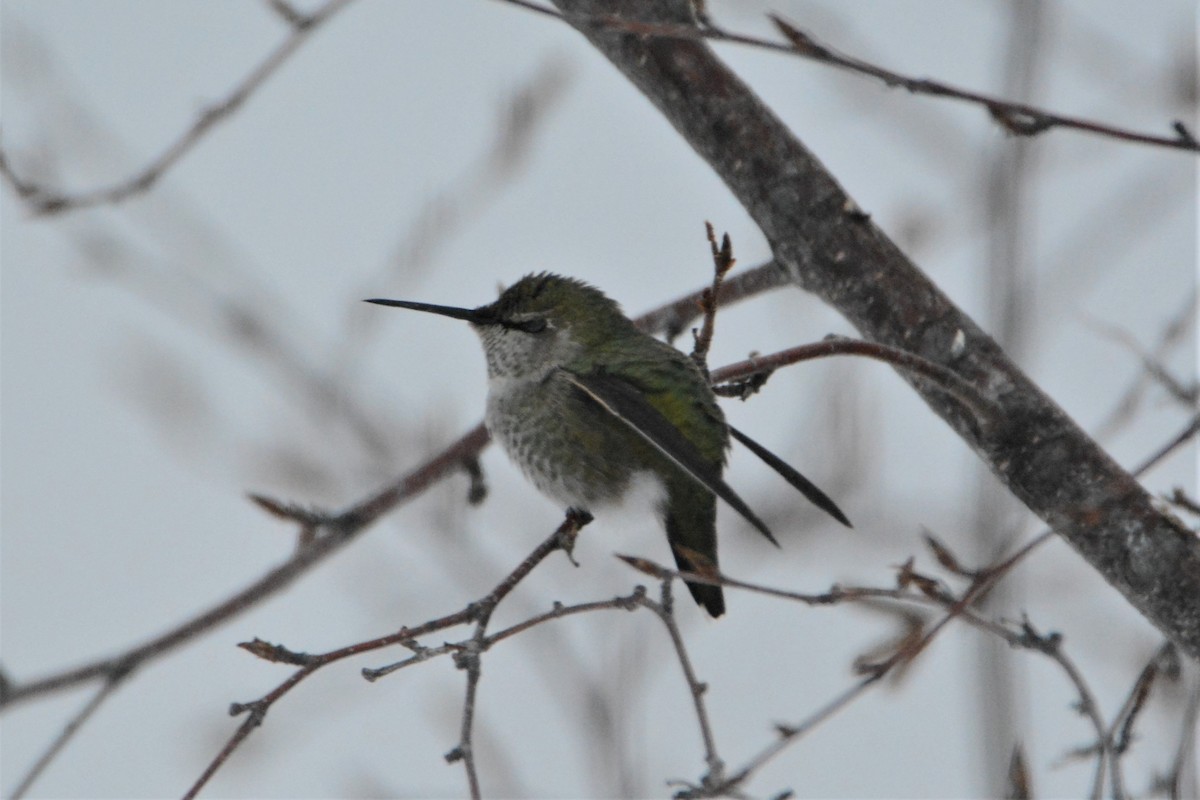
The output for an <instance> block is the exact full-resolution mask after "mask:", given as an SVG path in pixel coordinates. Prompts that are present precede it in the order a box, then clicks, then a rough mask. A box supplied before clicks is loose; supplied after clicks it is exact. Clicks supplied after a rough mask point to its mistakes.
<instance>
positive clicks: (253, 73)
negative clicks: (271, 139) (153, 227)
mask: <svg viewBox="0 0 1200 800" xmlns="http://www.w3.org/2000/svg"><path fill="white" fill-rule="evenodd" d="M351 2H353V0H329V2H328V3H326V4H325V5H324V6H322V7H321V8H319V9H317V10H316V11H314V12H313V13H311V14H307V15H303V16H297V17H296V19H295V20H293V21H292V24H291V29H290V31H289V33H288V36H287V38H286V39H284V40H283V41H282V42H281V43H280V44H279V46H278V47H276V48H275V49H274V50H273V51H271V52H270V53H269V54H268V55H267V57H266V58H265V59H263V60H262V61H261V62H259V63H258V64H257V65H255V67H254V68H253V69H251V70H250V72H249V73H248V74H247V75H246V76H245V77H244V78H243V79H242V80H241V82H240V83H238V84H237V86H235V87H234V88H233V90H232V91H230V92H229V94H227V95H226V96H225V97H224V98H223V99H222V100H219V101H218V102H216V103H214V104H212V105H210V106H209V107H208V108H206V109H204V111H202V112H201V113H200V115H199V116H198V117H197V118H196V120H195V121H194V122H193V123H192V124H191V125H190V126H189V127H188V128H187V130H185V131H184V132H183V133H182V134H180V136H179V137H178V138H177V139H176V140H175V141H173V142H172V143H171V144H170V145H168V146H167V148H166V149H165V150H164V151H163V152H162V153H161V154H160V155H159V156H158V157H157V158H155V159H154V160H153V161H151V162H150V163H149V164H147V165H146V166H145V167H143V168H142V169H141V170H139V171H138V172H137V173H135V174H134V175H132V176H130V177H129V178H126V179H125V180H122V181H120V182H118V183H115V184H113V185H111V186H104V187H100V188H97V189H90V190H87V191H82V192H65V191H63V190H60V189H50V188H48V187H45V186H38V185H36V184H33V183H31V182H29V181H25V180H22V179H20V178H18V177H17V176H16V175H15V173H13V171H12V169H11V166H10V165H8V164H7V159H4V158H3V157H0V175H3V177H5V178H6V179H7V180H8V181H9V183H10V184H12V186H13V188H14V189H15V190H16V191H17V194H18V195H20V196H21V197H22V199H24V200H25V202H26V203H27V204H29V205H30V206H31V207H32V209H33V210H34V212H35V213H39V214H60V213H63V212H66V211H74V210H77V209H81V208H88V207H91V206H96V205H101V204H106V203H119V202H121V201H122V200H127V199H129V198H130V197H133V196H135V195H138V194H141V193H143V192H145V191H147V190H148V189H150V188H151V187H152V186H154V184H156V183H157V182H158V181H159V180H160V179H161V178H162V177H163V175H164V174H166V172H167V171H168V170H169V169H171V167H173V166H174V165H175V163H176V162H178V161H179V160H180V159H182V158H183V157H184V156H186V155H187V154H188V153H189V152H191V150H192V149H193V148H194V147H195V146H196V145H197V144H199V143H200V142H201V141H203V139H204V138H205V135H206V134H207V133H208V132H209V131H210V130H212V129H213V128H214V127H215V126H216V125H217V124H218V123H220V122H224V121H225V120H227V119H229V118H230V117H231V116H233V114H234V113H235V112H236V111H237V110H238V109H239V108H240V107H241V106H242V104H243V103H245V102H246V100H247V99H249V98H250V96H251V95H253V94H254V92H255V91H257V90H258V88H259V87H260V86H262V85H263V83H265V82H266V81H267V79H268V78H270V77H271V76H272V75H273V74H275V72H276V71H277V70H278V69H279V68H280V67H281V66H282V65H283V64H284V63H285V62H286V61H287V60H288V59H289V58H290V57H291V56H292V55H293V54H294V53H295V52H296V51H297V50H298V49H300V46H301V45H303V44H304V43H305V42H307V41H308V39H309V37H310V36H311V35H312V33H313V32H314V31H316V30H317V29H318V28H320V27H321V25H322V23H324V22H326V21H328V20H329V18H330V17H332V16H333V15H334V14H336V13H337V12H339V11H341V10H342V9H343V8H345V7H346V6H347V5H349V4H350V3H351ZM279 10H280V8H279V7H276V11H277V12H279Z"/></svg>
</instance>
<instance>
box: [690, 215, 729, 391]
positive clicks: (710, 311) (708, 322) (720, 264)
mask: <svg viewBox="0 0 1200 800" xmlns="http://www.w3.org/2000/svg"><path fill="white" fill-rule="evenodd" d="M704 230H705V231H706V232H707V233H708V245H709V247H710V248H712V260H713V279H712V286H711V287H710V288H708V289H705V290H704V292H703V293H702V294H701V295H700V310H701V311H702V312H703V313H704V322H703V323H701V325H700V331H699V332H696V331H692V336H693V337H694V338H695V344H694V346H693V347H692V361H694V362H695V364H696V366H697V367H699V368H700V372H702V373H703V374H704V378H705V380H708V351H709V349H710V348H711V347H712V340H713V333H714V331H715V330H716V322H717V304H718V299H717V298H718V297H720V294H721V284H722V283H723V282H724V281H725V276H726V275H728V274H729V270H731V269H733V265H734V264H735V263H737V259H735V258H734V257H733V243H732V242H731V241H730V239H729V234H728V233H726V234H725V235H724V236H723V237H722V238H721V244H720V246H719V247H718V246H717V234H716V231H714V230H713V226H712V223H711V222H705V223H704Z"/></svg>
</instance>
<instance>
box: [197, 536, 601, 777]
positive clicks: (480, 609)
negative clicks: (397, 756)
mask: <svg viewBox="0 0 1200 800" xmlns="http://www.w3.org/2000/svg"><path fill="white" fill-rule="evenodd" d="M585 524H587V521H586V519H585V518H584V517H581V516H579V515H577V514H568V516H567V519H566V520H564V522H563V524H562V525H560V526H559V527H558V528H557V529H556V530H555V531H554V533H552V534H550V536H549V537H548V538H546V539H545V540H544V541H542V543H541V544H539V545H538V546H537V547H536V548H534V550H533V552H531V553H530V554H529V555H528V556H527V557H526V558H525V559H524V560H523V561H522V562H521V563H520V564H518V565H517V567H516V568H515V569H514V570H513V571H512V572H510V573H509V574H508V575H507V576H505V578H504V580H502V581H501V582H500V583H499V584H497V586H496V588H494V589H493V590H492V591H491V592H489V593H488V594H487V596H485V597H484V598H482V599H481V600H479V601H477V602H475V603H471V604H470V605H468V606H467V607H466V608H464V609H462V610H460V611H456V612H454V613H451V614H447V615H445V616H442V617H438V618H437V619H433V620H429V621H428V622H425V623H422V624H421V625H417V626H415V627H412V628H409V627H403V628H401V629H400V630H399V631H397V632H395V633H392V634H388V635H387V636H381V637H378V638H376V639H370V640H368V641H364V642H358V643H356V644H352V645H349V646H346V647H341V648H338V649H337V650H331V651H329V652H327V653H321V654H318V655H308V656H305V658H304V665H303V666H302V667H301V668H300V669H298V670H296V671H295V672H293V673H292V674H291V675H290V676H289V677H288V678H287V679H286V680H284V681H283V682H282V683H280V684H279V685H278V686H276V687H275V688H274V689H272V690H271V691H270V692H268V693H267V694H265V695H263V696H262V697H260V698H258V699H257V700H253V701H250V702H248V703H234V704H232V705H231V706H230V710H229V713H230V714H231V715H235V716H236V715H240V714H245V713H248V714H249V716H248V717H247V718H246V720H245V721H244V722H243V723H242V725H241V726H239V727H238V729H237V730H236V731H235V732H234V733H233V735H232V736H231V737H230V738H229V740H228V741H227V742H226V743H225V745H224V746H223V747H222V748H221V750H220V752H219V753H217V755H216V756H215V757H214V758H213V760H212V761H210V762H209V763H208V765H207V766H206V767H205V769H204V771H203V772H202V773H201V775H200V777H199V778H197V779H196V781H195V783H193V784H192V785H191V787H190V788H189V789H188V791H187V793H186V794H185V795H184V797H185V798H193V797H195V796H196V795H197V794H198V793H199V792H200V790H201V789H203V788H204V786H205V784H206V783H207V782H208V781H209V779H210V778H211V777H212V776H213V775H214V774H216V772H217V770H219V769H220V768H221V767H222V766H223V765H224V764H225V762H226V761H227V760H228V759H229V757H230V756H231V755H232V754H233V753H234V751H236V750H237V749H238V747H240V746H241V744H242V742H244V741H245V740H246V738H247V737H248V736H249V735H250V733H251V732H252V731H253V730H254V729H255V728H257V727H258V726H259V725H261V724H262V720H263V718H264V717H265V716H266V714H267V711H268V710H269V709H270V708H271V706H272V705H274V704H275V702H277V701H278V700H279V699H280V698H282V697H283V696H284V695H286V694H287V693H288V692H290V691H291V690H292V689H294V688H295V687H296V686H298V685H300V683H302V682H303V681H304V679H305V678H307V677H308V676H309V675H311V674H313V673H314V672H316V671H317V670H319V669H321V668H323V667H326V666H328V665H330V664H332V663H334V662H337V661H341V660H342V659H345V658H350V657H352V656H357V655H361V654H363V653H368V652H373V651H375V650H379V649H381V648H384V647H391V646H393V645H401V646H409V647H411V645H412V643H413V642H414V641H415V640H416V639H418V638H419V637H421V636H426V635H428V634H430V633H433V632H435V631H442V630H446V629H447V628H453V627H457V626H459V625H466V624H469V623H471V622H475V623H478V622H479V621H480V620H486V618H487V617H488V615H490V614H491V611H492V610H493V609H495V607H496V606H497V605H498V604H499V603H500V601H501V600H503V599H504V598H505V597H507V596H508V594H509V593H510V592H511V591H512V590H513V589H514V588H516V586H517V584H519V583H520V582H521V580H523V579H524V578H525V577H526V576H527V575H529V573H530V572H532V571H533V569H534V568H535V567H536V566H537V565H538V564H540V563H541V562H542V561H544V560H545V559H546V557H547V556H549V555H550V554H551V553H553V552H554V551H556V550H561V549H566V548H568V547H569V546H570V544H571V542H572V541H573V538H572V537H573V536H574V535H575V534H577V533H578V531H579V528H581V527H582V526H583V525H585ZM244 649H247V650H249V651H250V652H253V653H255V654H256V655H262V654H263V652H264V651H267V650H271V651H276V650H277V649H276V648H264V647H262V646H261V645H257V644H256V645H255V646H250V647H246V648H244ZM284 649H286V648H284ZM289 652H290V651H289ZM366 677H370V676H366ZM467 730H468V732H469V727H468V728H467ZM466 744H467V747H468V748H469V745H470V742H469V739H468V741H467V742H466ZM460 747H461V744H460ZM452 752H453V751H452ZM472 791H473V792H477V791H478V785H477V783H475V782H474V781H473V782H472Z"/></svg>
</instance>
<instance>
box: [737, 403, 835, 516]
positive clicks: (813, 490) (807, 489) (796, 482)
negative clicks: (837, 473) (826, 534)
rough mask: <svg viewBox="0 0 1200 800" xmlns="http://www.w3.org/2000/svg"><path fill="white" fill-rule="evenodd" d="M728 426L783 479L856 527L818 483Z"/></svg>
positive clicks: (812, 501)
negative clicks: (818, 486) (819, 487)
mask: <svg viewBox="0 0 1200 800" xmlns="http://www.w3.org/2000/svg"><path fill="white" fill-rule="evenodd" d="M728 427H729V433H730V434H732V435H733V438H735V439H737V440H738V441H739V442H741V443H742V444H744V445H746V448H747V449H749V450H750V452H751V453H754V455H756V456H758V457H759V458H761V459H762V460H763V463H765V464H766V465H767V466H768V467H770V468H771V469H773V470H775V471H776V472H778V473H779V474H780V475H781V476H782V477H783V479H784V480H785V481H787V482H788V483H790V484H791V485H792V486H794V487H795V488H796V490H797V491H798V492H800V494H802V495H804V496H805V497H807V498H808V500H809V502H811V503H812V504H813V505H815V506H816V507H817V508H819V509H821V510H822V511H824V512H825V513H826V514H828V515H829V516H831V517H833V518H834V519H836V520H837V521H838V522H840V523H842V524H843V525H845V526H846V527H847V528H853V527H854V526H853V525H851V524H850V520H848V519H846V515H845V514H843V513H842V510H841V509H840V508H838V507H837V504H836V503H834V502H833V501H832V500H830V499H829V495H827V494H825V493H824V492H822V491H821V490H820V489H818V488H817V486H816V484H814V483H813V482H812V481H810V480H809V479H808V478H806V477H804V476H803V475H801V474H800V472H799V471H798V470H796V469H795V468H794V467H792V466H791V465H790V464H788V463H787V462H786V461H784V460H783V459H782V458H780V457H779V456H777V455H775V454H774V453H772V452H771V451H770V450H768V449H767V448H765V447H763V446H762V445H761V444H759V443H758V442H756V441H754V440H753V439H751V438H750V437H749V436H747V435H746V434H744V433H742V432H741V431H739V430H738V429H737V428H735V427H733V426H732V425H730V426H728Z"/></svg>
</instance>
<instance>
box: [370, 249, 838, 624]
mask: <svg viewBox="0 0 1200 800" xmlns="http://www.w3.org/2000/svg"><path fill="white" fill-rule="evenodd" d="M366 302H368V303H376V304H378V305H384V306H393V307H396V308H407V309H412V310H414V311H426V312H429V313H433V314H440V315H441V316H445V317H450V318H452V319H460V320H465V321H466V322H467V323H469V324H470V326H471V328H472V329H473V330H474V331H475V333H476V334H478V335H479V338H480V340H481V342H482V344H483V350H484V354H485V356H486V359H487V371H488V396H487V413H486V416H485V419H484V422H485V424H486V426H487V429H488V431H489V432H490V433H491V436H492V438H493V439H495V440H496V441H498V442H499V443H500V445H501V447H502V448H503V449H504V451H505V452H506V453H507V454H508V456H509V458H510V459H511V460H512V461H513V462H514V463H515V464H516V465H517V466H518V467H519V468H520V469H521V471H522V472H523V473H524V474H525V476H526V477H527V478H528V479H529V480H530V481H531V482H532V483H533V484H534V485H535V486H536V487H537V488H538V490H540V491H541V492H542V493H543V494H545V495H547V496H548V497H550V498H552V499H553V500H555V501H557V502H558V503H561V504H562V505H563V506H565V507H566V508H567V509H568V510H573V511H576V512H582V513H583V514H585V515H587V516H588V517H590V516H591V512H592V511H593V510H597V509H602V508H604V507H606V506H611V505H614V504H617V503H619V502H621V500H622V499H623V498H625V497H626V496H627V495H628V494H629V493H630V492H631V491H632V490H634V489H635V488H640V487H649V489H650V490H651V492H652V494H653V496H654V498H655V500H654V505H655V508H656V510H657V513H658V516H659V518H660V519H661V521H662V523H663V526H664V527H665V528H666V533H667V541H668V543H669V544H670V546H671V550H672V554H673V555H674V558H675V563H676V564H677V565H678V567H679V569H680V570H681V571H684V572H693V573H698V574H703V573H705V572H706V571H711V570H715V569H716V567H717V529H716V514H717V499H718V498H720V499H721V500H723V501H724V502H725V503H727V504H728V505H729V506H730V507H732V508H733V509H734V510H735V511H737V512H738V513H739V514H740V515H741V516H742V517H744V518H745V519H746V520H747V521H748V522H749V523H750V524H751V525H752V526H754V528H756V529H757V530H758V531H759V532H760V533H762V534H763V535H764V536H765V537H767V539H768V540H770V541H771V542H772V543H775V544H776V545H777V546H778V542H777V541H776V539H775V537H774V535H773V534H772V533H771V531H770V529H769V528H768V527H767V525H766V524H765V523H764V522H763V521H762V520H761V519H759V517H758V516H757V515H755V513H754V512H753V511H752V510H751V509H750V507H749V506H748V505H746V503H745V501H743V500H742V498H741V497H739V496H738V495H737V493H736V492H734V490H733V489H732V488H731V487H730V486H729V485H728V484H727V483H726V482H725V481H724V479H723V478H722V472H723V470H724V467H725V460H726V453H727V452H728V450H729V446H730V437H731V436H732V437H733V438H736V439H737V440H738V441H739V442H741V443H743V444H744V445H746V447H748V448H749V449H750V450H751V452H753V453H755V455H757V456H759V457H760V458H762V459H763V460H764V461H765V462H766V463H767V464H768V465H769V466H771V467H772V468H774V469H775V470H776V471H777V472H779V473H780V474H781V475H783V477H784V478H785V479H787V480H788V481H789V482H790V483H791V484H792V485H793V486H795V487H796V488H797V489H798V490H799V491H801V492H802V493H803V494H804V495H805V496H806V497H807V498H808V499H809V500H810V501H812V502H813V503H814V504H815V505H817V506H818V507H820V508H821V509H823V510H824V511H826V512H827V513H829V514H830V515H832V516H833V517H834V518H835V519H837V520H838V521H839V522H841V523H843V524H845V525H847V526H849V525H850V522H849V520H847V519H846V516H845V515H844V514H843V513H842V512H841V510H840V509H839V508H838V507H837V506H836V505H835V504H834V502H833V501H832V500H830V499H829V498H828V497H827V496H826V495H825V494H824V492H822V491H821V490H820V489H818V488H817V487H816V486H815V485H813V484H812V483H811V482H810V481H808V479H806V478H805V477H804V476H803V475H801V474H800V473H799V472H797V471H796V470H794V469H793V468H792V467H790V466H788V465H787V464H786V463H785V462H783V461H782V460H780V459H779V458H778V457H776V456H775V455H774V454H772V453H771V452H770V451H768V450H767V449H766V448H764V447H762V445H759V444H758V443H757V442H755V441H753V440H752V439H750V438H749V437H748V436H746V435H745V434H743V433H741V431H738V430H736V429H735V428H733V427H732V426H730V425H729V424H728V423H727V422H726V421H725V416H724V414H723V413H722V412H721V408H720V406H718V405H717V399H716V395H715V394H714V393H713V390H712V388H711V387H710V386H709V383H708V380H707V379H706V377H705V375H704V374H703V373H702V372H701V370H700V367H699V366H698V365H697V364H696V362H695V361H694V360H693V359H692V358H690V357H689V356H687V355H685V354H684V353H682V352H680V351H679V350H677V349H675V348H674V347H672V346H671V345H670V344H667V343H666V342H664V341H661V340H659V339H656V338H655V337H653V336H651V335H649V334H647V333H644V332H642V331H640V330H638V328H637V327H636V326H635V325H634V323H633V321H632V320H630V319H629V318H628V317H626V316H625V315H624V313H622V311H621V308H620V306H619V305H618V304H617V303H616V301H614V300H612V299H611V298H609V297H608V296H606V295H605V294H604V293H603V292H601V291H600V290H599V289H596V288H595V287H593V286H591V285H589V284H587V283H584V282H583V281H579V280H576V279H574V278H568V277H563V276H561V275H555V274H553V273H549V272H541V273H537V274H533V275H527V276H525V277H524V278H522V279H521V280H519V281H517V282H516V283H515V284H513V285H512V286H511V287H509V288H508V289H506V290H505V291H504V292H502V293H501V295H500V297H499V299H497V300H496V301H495V302H493V303H489V304H487V305H482V306H479V307H478V308H457V307H453V306H441V305H433V304H430V303H419V302H412V301H408V300H384V299H372V300H367V301H366ZM687 586H688V589H689V591H690V592H691V594H692V597H693V598H694V599H695V600H696V602H697V603H698V604H699V605H701V606H703V607H704V608H705V610H707V612H708V613H709V614H710V615H711V616H713V617H719V616H720V615H721V614H723V613H724V612H725V599H724V595H723V593H722V591H721V587H720V586H711V585H708V584H703V583H694V582H689V583H688V584H687Z"/></svg>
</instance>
